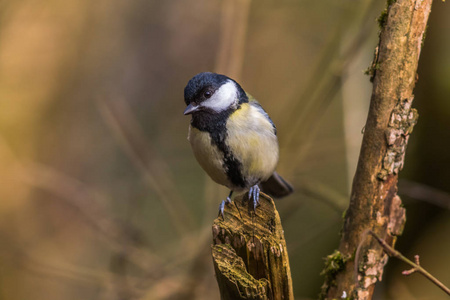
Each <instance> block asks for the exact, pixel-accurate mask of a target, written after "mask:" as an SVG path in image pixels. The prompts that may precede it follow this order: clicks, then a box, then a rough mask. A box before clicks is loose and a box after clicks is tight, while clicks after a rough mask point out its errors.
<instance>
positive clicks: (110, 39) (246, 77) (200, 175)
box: [0, 0, 450, 300]
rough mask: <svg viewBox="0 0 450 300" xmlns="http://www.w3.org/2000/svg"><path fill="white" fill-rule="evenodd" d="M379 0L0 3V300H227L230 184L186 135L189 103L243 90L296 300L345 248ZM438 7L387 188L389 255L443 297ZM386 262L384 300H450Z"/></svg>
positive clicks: (444, 15)
mask: <svg viewBox="0 0 450 300" xmlns="http://www.w3.org/2000/svg"><path fill="white" fill-rule="evenodd" d="M384 7H385V1H374V0H344V1H331V0H324V1H313V0H303V1H300V0H297V1H294V0H285V1H270V0H259V1H250V0H230V1H210V0H166V1H156V0H136V1H122V0H112V1H105V0H98V1H87V0H77V1H75V0H66V1H53V0H50V1H36V0H18V1H6V2H5V1H2V2H1V9H0V166H1V167H0V299H1V300H6V299H7V300H13V299H14V300H15V299H34V300H39V299H46V300H52V299H65V300H70V299H157V300H159V299H219V292H218V287H217V283H216V279H215V276H214V270H213V267H212V260H211V257H210V244H211V240H212V238H211V225H212V222H213V219H214V218H215V217H216V216H217V211H218V205H219V203H220V202H221V201H222V200H223V199H224V198H225V197H226V195H227V190H226V189H225V188H222V187H219V186H217V185H216V184H215V183H213V182H212V181H211V180H210V179H209V178H208V177H207V176H206V175H205V173H204V172H203V171H202V170H201V168H200V167H199V165H198V164H197V162H196V161H195V158H194V156H193V154H192V152H191V149H190V145H189V143H188V141H187V140H186V136H187V128H188V124H189V117H186V116H183V113H182V112H183V110H184V108H185V104H184V101H183V89H184V86H185V85H186V83H187V81H188V80H189V79H190V78H191V77H192V76H193V75H195V74H197V73H199V72H202V71H215V72H220V73H224V74H227V75H229V76H230V77H232V78H234V79H236V80H238V81H239V82H240V83H241V85H242V86H243V87H244V89H245V90H246V91H248V92H249V93H251V94H252V95H253V96H255V97H256V98H257V99H258V100H259V101H260V102H261V103H262V105H263V106H264V107H265V109H266V110H267V111H268V112H269V114H270V116H271V118H272V119H273V121H274V122H275V124H276V125H277V128H278V132H279V140H280V146H281V159H280V163H279V167H278V171H279V173H280V174H282V175H283V176H284V177H285V178H286V179H287V180H289V181H291V182H292V183H293V185H294V186H295V188H296V193H294V194H293V195H292V196H290V197H288V198H286V199H282V200H280V201H278V202H277V203H276V204H277V207H278V209H279V212H280V214H281V218H282V220H283V226H284V229H285V235H286V240H287V245H288V250H289V256H290V262H291V270H292V275H293V281H294V292H295V295H296V299H316V298H317V295H318V293H319V291H320V286H321V284H322V283H323V278H322V277H321V276H320V275H319V274H320V271H321V270H322V267H323V257H325V256H326V255H327V254H330V253H332V252H333V250H334V249H335V248H336V247H337V246H338V242H339V230H340V227H341V224H342V217H341V216H342V212H343V211H344V209H345V208H346V207H347V204H348V199H349V193H350V186H351V181H352V177H353V174H354V172H355V167H356V161H357V158H358V154H359V147H360V143H361V138H362V134H361V131H362V129H363V126H364V123H365V118H366V114H367V109H368V104H369V99H370V94H371V84H370V82H369V78H368V76H366V75H364V70H365V69H366V68H367V67H368V66H369V65H370V63H371V60H372V57H373V52H374V48H375V46H376V44H377V41H378V30H379V29H378V25H377V22H376V18H377V17H378V16H379V14H380V12H381V11H382V10H383V9H384ZM449 13H450V6H449V4H448V3H447V4H445V3H443V2H441V1H435V3H434V7H433V11H432V13H431V17H430V21H429V27H428V31H427V36H426V41H425V46H424V48H423V52H422V55H421V60H420V64H419V81H418V84H417V87H416V90H415V95H416V98H415V101H414V106H415V107H416V108H417V109H418V111H419V114H420V118H419V122H418V124H417V125H416V127H415V129H414V133H413V134H412V136H411V139H410V143H409V148H408V151H407V155H406V164H405V168H404V170H403V171H402V172H401V173H400V178H401V182H400V187H399V188H400V191H399V194H400V196H401V197H402V199H403V202H404V204H405V206H406V208H407V217H408V220H407V223H406V228H405V232H404V234H403V236H402V237H400V238H399V240H398V244H397V246H398V249H399V250H400V251H402V252H403V253H404V254H405V255H406V256H408V257H410V258H412V257H413V256H414V255H415V254H420V258H421V264H422V265H423V266H424V267H425V268H427V269H428V270H429V271H430V272H431V273H432V274H434V275H435V276H436V277H437V278H439V279H440V280H441V281H443V282H444V283H445V284H447V286H448V285H450V272H448V270H449V267H450V239H449V237H450V213H449V208H450V151H449V145H450V142H449V141H450V130H449V128H450V101H449V100H450V54H449V53H450V39H449V38H448V37H449V32H450V18H449V17H448V16H449ZM404 269H408V266H406V265H404V264H402V263H401V262H398V261H396V260H394V259H391V260H390V262H389V264H388V266H387V267H386V269H385V274H384V278H383V282H382V283H381V284H379V285H378V286H377V289H376V299H447V297H446V295H445V294H444V293H443V292H442V291H440V290H439V289H438V288H437V287H435V286H433V285H432V284H431V283H429V282H428V281H427V280H426V279H424V278H423V277H421V276H420V275H417V274H414V275H411V276H409V277H404V276H402V275H401V271H402V270H404Z"/></svg>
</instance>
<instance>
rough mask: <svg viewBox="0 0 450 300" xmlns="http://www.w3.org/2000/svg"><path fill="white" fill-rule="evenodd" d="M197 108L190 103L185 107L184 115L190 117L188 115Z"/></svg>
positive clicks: (197, 108) (197, 107)
mask: <svg viewBox="0 0 450 300" xmlns="http://www.w3.org/2000/svg"><path fill="white" fill-rule="evenodd" d="M199 108H200V106H198V105H197V106H195V105H193V104H192V103H191V104H189V105H188V106H187V107H186V109H185V110H184V114H185V115H190V114H192V113H193V112H196V111H197V110H199Z"/></svg>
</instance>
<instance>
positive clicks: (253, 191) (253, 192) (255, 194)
mask: <svg viewBox="0 0 450 300" xmlns="http://www.w3.org/2000/svg"><path fill="white" fill-rule="evenodd" d="M260 191H261V190H260V188H259V186H258V185H257V184H255V185H254V186H252V187H251V188H250V190H249V191H248V199H252V198H253V211H256V207H257V206H258V205H259V192H260Z"/></svg>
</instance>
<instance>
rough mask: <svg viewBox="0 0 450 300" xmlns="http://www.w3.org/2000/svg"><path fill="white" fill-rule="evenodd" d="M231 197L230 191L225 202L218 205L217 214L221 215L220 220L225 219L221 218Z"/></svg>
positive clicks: (231, 192)
mask: <svg viewBox="0 0 450 300" xmlns="http://www.w3.org/2000/svg"><path fill="white" fill-rule="evenodd" d="M232 195H233V191H230V194H229V195H228V197H227V199H226V200H222V202H221V203H220V205H219V214H221V215H222V218H224V219H225V217H224V216H223V210H224V209H225V204H231V196H232Z"/></svg>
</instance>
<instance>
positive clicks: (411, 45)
mask: <svg viewBox="0 0 450 300" xmlns="http://www.w3.org/2000/svg"><path fill="white" fill-rule="evenodd" d="M431 2H432V0H397V1H395V0H388V7H387V9H386V10H385V11H384V12H383V13H382V15H381V16H380V18H379V23H380V27H381V32H380V39H379V44H378V47H377V50H376V54H375V58H374V62H373V65H372V67H371V70H370V71H371V72H370V73H371V74H372V78H371V79H372V81H373V91H372V97H371V102H370V108H369V114H368V117H367V122H366V125H365V128H364V136H363V141H362V146H361V152H360V156H359V161H358V166H357V170H356V174H355V177H354V180H353V186H352V193H351V198H350V205H349V207H348V209H347V212H346V214H345V220H344V226H343V229H342V239H341V242H340V245H339V250H338V251H335V253H333V254H332V255H330V256H328V259H327V263H326V268H325V270H324V272H323V273H324V274H325V277H326V278H325V283H324V285H323V287H322V298H327V299H333V298H345V297H350V298H352V299H371V298H372V294H373V291H374V287H375V283H376V282H377V281H380V280H381V278H382V274H383V268H384V265H385V264H386V262H387V255H386V254H385V253H384V252H383V249H382V248H381V247H380V245H379V244H378V243H377V241H376V240H374V239H373V238H372V237H371V236H367V234H364V233H366V232H368V231H369V230H371V231H373V232H374V233H376V234H377V235H378V236H379V237H381V238H383V239H384V240H385V241H386V242H387V243H388V244H389V245H391V246H393V245H394V244H395V240H396V237H397V236H399V235H400V234H401V233H402V230H403V226H404V223H405V220H406V217H405V210H404V208H403V207H402V203H401V200H400V198H399V196H398V195H397V179H398V172H399V171H400V170H401V169H402V167H403V163H404V157H405V149H406V146H407V144H408V139H409V135H410V133H411V132H412V128H413V126H414V124H415V123H416V121H417V111H416V110H415V109H412V108H411V104H412V101H413V98H414V96H413V88H414V85H415V82H416V80H417V75H416V72H417V65H418V60H419V55H420V51H421V48H422V42H423V38H424V33H425V29H426V24H427V20H428V16H429V13H430V11H431ZM358 246H359V248H360V249H359V250H358V254H360V255H358V257H355V254H356V250H357V248H358ZM344 296H345V297H344Z"/></svg>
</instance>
